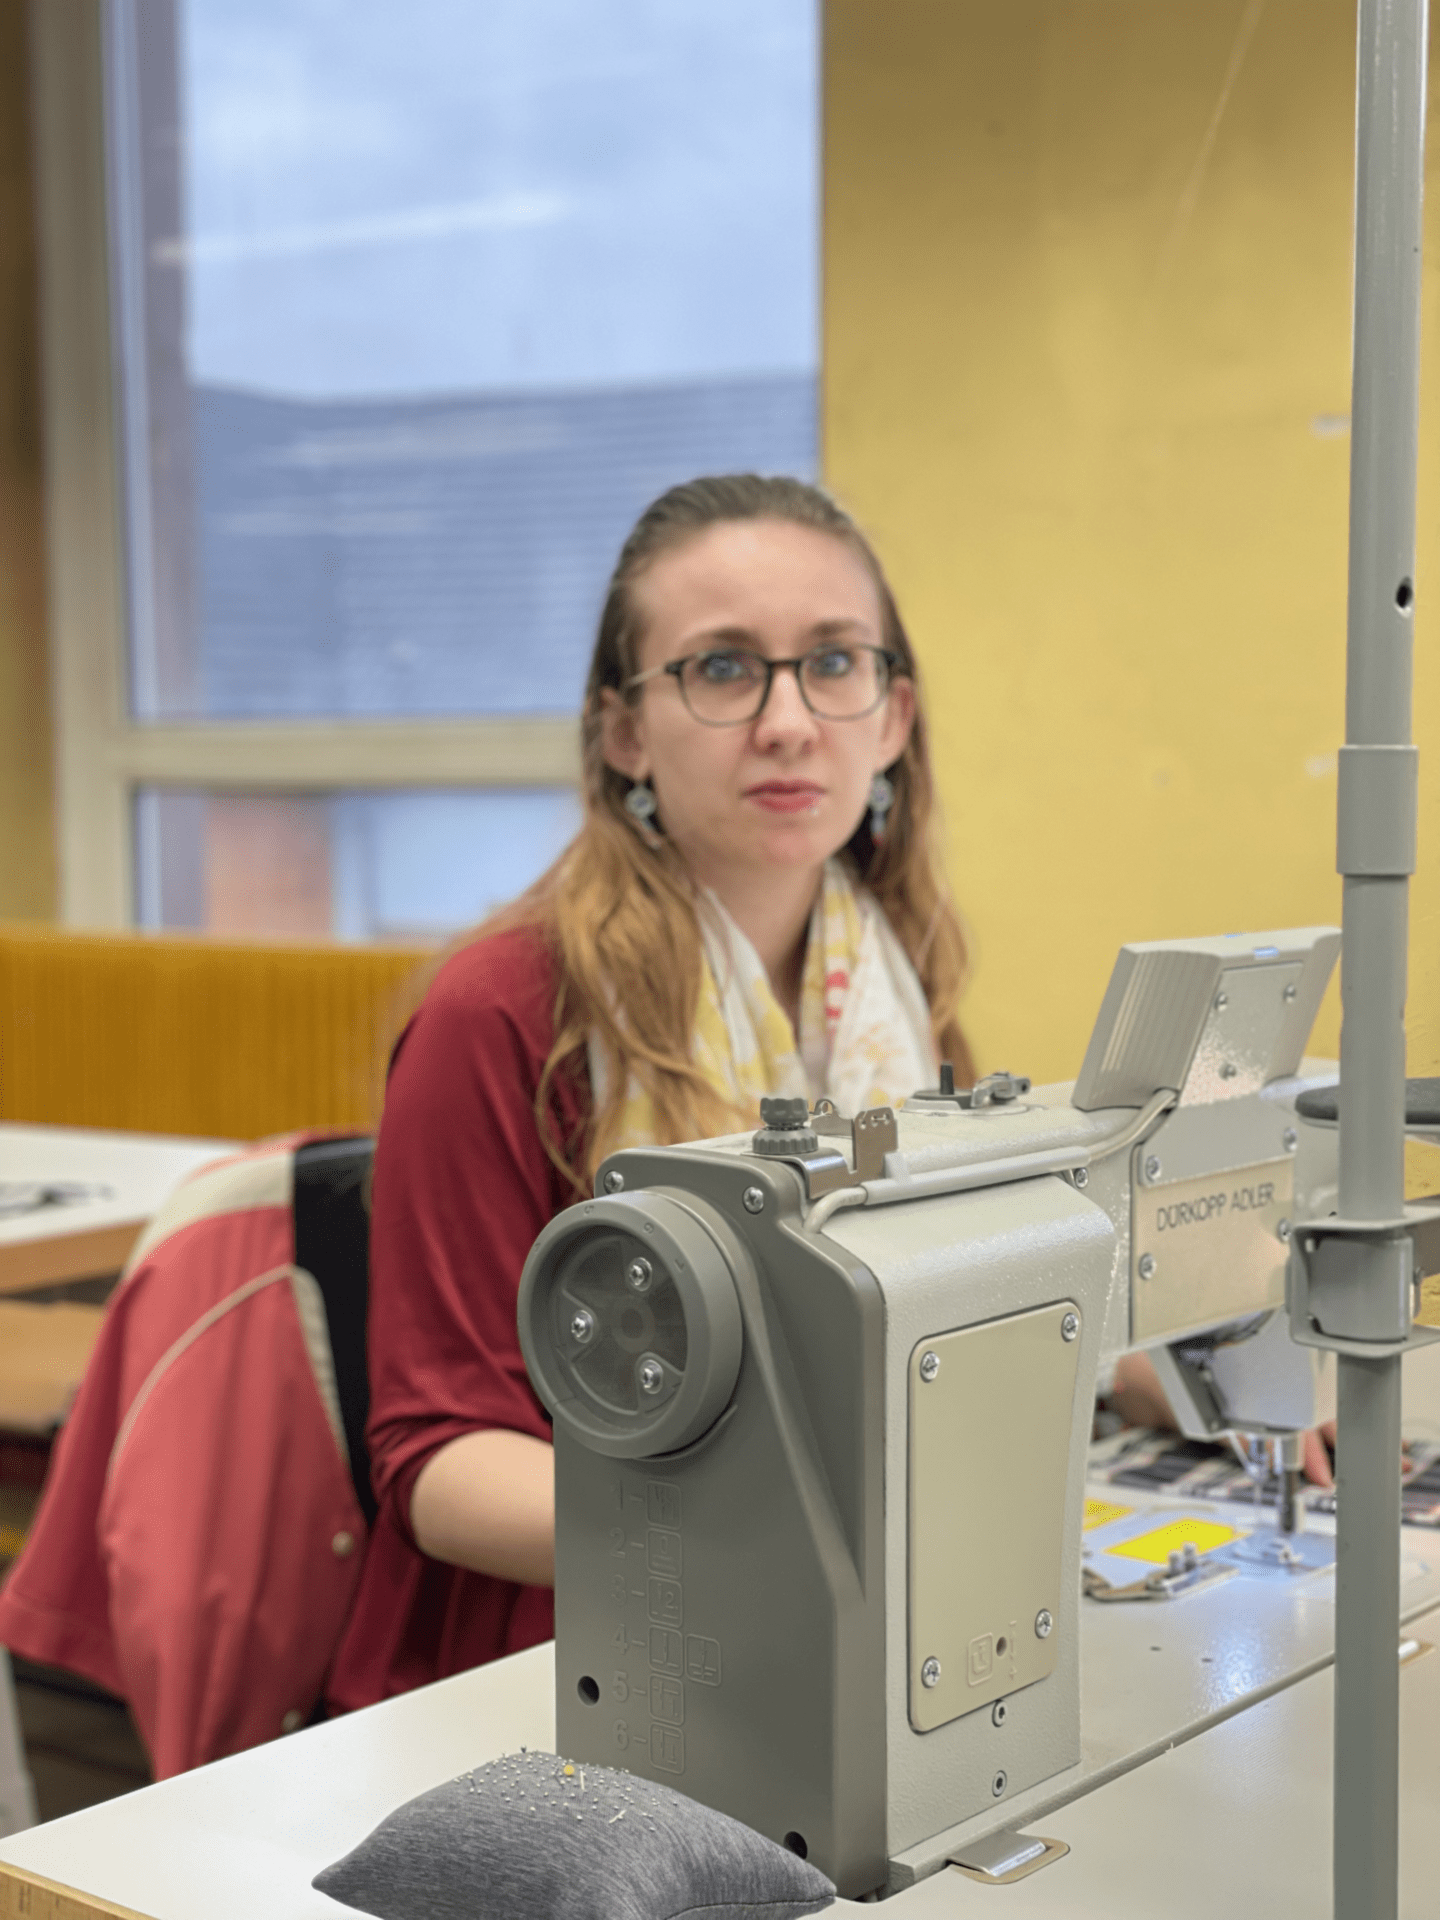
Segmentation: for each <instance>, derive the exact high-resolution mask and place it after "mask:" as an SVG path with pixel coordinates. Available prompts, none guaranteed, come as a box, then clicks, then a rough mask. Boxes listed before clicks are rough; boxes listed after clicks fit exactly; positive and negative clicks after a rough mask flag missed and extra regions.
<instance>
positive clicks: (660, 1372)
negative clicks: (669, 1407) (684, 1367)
mask: <svg viewBox="0 0 1440 1920" xmlns="http://www.w3.org/2000/svg"><path fill="white" fill-rule="evenodd" d="M635 1377H636V1379H637V1380H638V1381H639V1382H640V1391H641V1392H642V1393H652V1394H653V1393H659V1391H660V1389H661V1388H662V1387H663V1386H664V1384H665V1369H664V1368H663V1367H662V1366H661V1364H660V1362H659V1361H658V1360H642V1361H641V1362H640V1365H639V1367H638V1368H637V1369H636V1374H635Z"/></svg>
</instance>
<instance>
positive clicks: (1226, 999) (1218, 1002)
mask: <svg viewBox="0 0 1440 1920" xmlns="http://www.w3.org/2000/svg"><path fill="white" fill-rule="evenodd" d="M1229 1004H1230V996H1229V994H1228V993H1217V994H1216V996H1215V1011H1216V1012H1217V1013H1223V1012H1224V1011H1225V1009H1226V1007H1228V1006H1229Z"/></svg>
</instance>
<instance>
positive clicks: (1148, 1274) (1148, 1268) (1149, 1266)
mask: <svg viewBox="0 0 1440 1920" xmlns="http://www.w3.org/2000/svg"><path fill="white" fill-rule="evenodd" d="M1139 1273H1140V1278H1141V1279H1142V1280H1153V1279H1154V1278H1155V1256H1154V1254H1153V1253H1142V1254H1141V1256H1140V1266H1139Z"/></svg>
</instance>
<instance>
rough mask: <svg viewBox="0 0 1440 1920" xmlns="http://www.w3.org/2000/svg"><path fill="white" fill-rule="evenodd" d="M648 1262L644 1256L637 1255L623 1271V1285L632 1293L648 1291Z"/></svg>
mask: <svg viewBox="0 0 1440 1920" xmlns="http://www.w3.org/2000/svg"><path fill="white" fill-rule="evenodd" d="M650 1272H651V1270H650V1262H649V1261H648V1260H647V1259H646V1258H645V1256H644V1254H643V1253H641V1254H637V1255H636V1256H635V1258H634V1259H633V1260H632V1261H631V1262H630V1264H629V1266H628V1267H626V1269H625V1284H626V1286H627V1287H629V1289H630V1291H631V1292H632V1293H648V1292H649V1291H650Z"/></svg>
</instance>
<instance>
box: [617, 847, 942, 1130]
mask: <svg viewBox="0 0 1440 1920" xmlns="http://www.w3.org/2000/svg"><path fill="white" fill-rule="evenodd" d="M701 929H702V936H703V939H704V944H705V962H706V964H705V972H704V977H703V979H702V981H701V984H700V1002H699V1006H698V1008H697V1009H696V1014H695V1032H694V1036H693V1040H692V1057H693V1059H694V1061H695V1064H696V1065H697V1066H698V1067H699V1068H700V1070H701V1071H702V1072H703V1074H704V1075H705V1078H706V1079H707V1080H708V1081H709V1082H710V1084H711V1086H713V1087H714V1088H715V1090H716V1092H717V1093H719V1094H720V1095H722V1097H723V1098H725V1099H726V1100H728V1101H730V1102H731V1103H732V1104H733V1105H735V1106H737V1107H739V1108H740V1109H741V1111H742V1112H744V1113H746V1114H747V1115H753V1116H754V1119H755V1121H756V1123H758V1120H759V1114H760V1098H761V1095H762V1094H767V1093H780V1094H789V1095H792V1096H794V1095H797V1094H803V1095H804V1096H805V1098H806V1099H807V1100H810V1101H814V1100H817V1099H819V1098H820V1097H821V1096H822V1095H825V1096H828V1097H829V1098H830V1099H831V1100H833V1101H834V1102H835V1105H836V1106H837V1107H838V1108H839V1109H840V1111H841V1113H844V1114H855V1113H859V1112H860V1111H861V1110H862V1109H863V1108H865V1107H879V1106H892V1105H894V1104H896V1103H897V1102H899V1101H901V1100H904V1099H905V1098H906V1097H907V1096H908V1095H909V1094H912V1093H914V1092H915V1091H916V1090H917V1089H918V1088H920V1087H930V1086H934V1085H935V1081H936V1064H935V1047H934V1042H933V1040H932V1039H931V1034H930V1009H929V1007H928V1005H927V1004H926V1000H925V993H924V989H923V988H922V987H921V985H920V981H919V978H918V977H917V975H916V972H915V969H914V967H913V966H912V965H911V964H910V961H909V959H908V957H907V955H906V953H905V950H904V949H903V947H902V946H901V945H900V942H899V941H898V940H897V939H896V937H895V934H894V933H893V931H892V930H891V927H890V924H889V922H888V921H887V920H886V918H885V915H884V914H883V913H882V912H881V910H880V907H879V906H878V904H877V903H876V901H875V900H874V899H873V898H872V897H871V895H870V894H868V893H866V892H865V891H864V890H863V889H862V888H859V887H857V886H856V885H855V883H854V881H853V880H852V879H851V878H850V876H849V874H848V873H847V872H846V870H845V868H844V867H843V866H842V865H841V863H840V862H839V861H838V860H829V861H827V862H826V864H825V872H824V877H823V880H822V882H821V887H820V892H819V895H818V897H817V898H816V901H815V906H814V910H813V911H812V913H811V916H810V931H809V935H808V937H807V940H806V945H805V971H804V976H803V978H802V981H801V986H800V1033H799V1039H798V1042H797V1039H796V1034H795V1030H794V1028H793V1027H792V1026H791V1024H790V1020H789V1017H788V1015H787V1014H786V1013H785V1011H784V1009H783V1008H782V1007H781V1005H780V1003H779V1001H778V1000H777V999H776V998H775V991H774V988H773V987H772V986H771V985H770V981H769V978H768V976H767V974H766V972H765V968H764V966H763V965H762V964H761V961H760V956H759V955H758V954H757V953H756V951H755V949H754V947H753V946H752V945H751V944H750V942H749V940H748V939H746V937H745V935H744V934H743V933H742V932H741V931H740V929H739V927H737V926H736V924H735V922H734V921H733V920H732V919H731V918H730V916H729V914H728V913H727V912H726V911H725V909H724V908H723V907H722V906H721V904H720V902H719V901H718V900H717V899H716V898H715V896H714V895H713V894H709V895H707V897H706V903H705V908H704V909H703V910H702V915H701ZM598 1054H599V1049H598V1048H597V1047H596V1046H595V1045H594V1044H593V1043H592V1045H591V1047H590V1072H591V1084H592V1086H593V1087H594V1089H595V1092H596V1097H597V1100H598V1099H600V1098H603V1089H604V1066H603V1062H602V1061H601V1060H600V1059H599V1058H598ZM655 1138H656V1132H655V1115H654V1110H653V1108H652V1105H651V1101H650V1096H649V1095H648V1094H647V1093H646V1092H645V1091H644V1089H643V1088H642V1087H641V1086H640V1085H639V1084H638V1082H636V1081H635V1080H632V1081H631V1083H630V1086H629V1089H628V1091H627V1093H626V1097H625V1101H624V1104H623V1106H622V1108H621V1112H620V1118H619V1126H618V1130H617V1133H616V1136H615V1141H614V1144H615V1146H616V1147H637V1146H647V1145H650V1144H651V1143H653V1141H654V1140H655Z"/></svg>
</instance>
